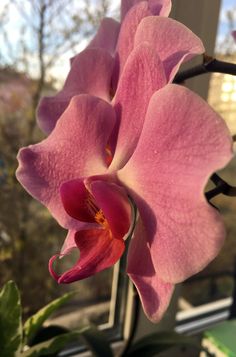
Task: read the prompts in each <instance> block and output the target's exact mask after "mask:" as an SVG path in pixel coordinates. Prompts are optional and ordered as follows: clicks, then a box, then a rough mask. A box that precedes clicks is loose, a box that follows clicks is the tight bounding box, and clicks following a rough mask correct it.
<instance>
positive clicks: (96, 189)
mask: <svg viewBox="0 0 236 357" xmlns="http://www.w3.org/2000/svg"><path fill="white" fill-rule="evenodd" d="M89 190H90V192H91V193H92V195H93V196H94V198H95V202H96V203H97V204H98V207H99V208H101V210H102V211H103V212H104V216H105V218H106V219H107V221H108V224H109V227H110V229H111V231H112V234H113V236H114V237H115V238H124V236H125V235H126V234H127V233H128V231H129V228H130V226H131V216H132V210H131V205H130V201H129V199H128V197H127V194H126V191H125V189H124V188H123V187H121V186H119V185H117V184H115V183H112V182H110V183H109V182H106V181H101V180H100V181H98V180H95V181H90V183H89Z"/></svg>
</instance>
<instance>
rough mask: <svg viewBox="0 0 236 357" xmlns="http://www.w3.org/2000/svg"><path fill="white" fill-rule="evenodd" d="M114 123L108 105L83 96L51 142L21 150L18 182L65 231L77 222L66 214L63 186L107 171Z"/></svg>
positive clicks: (76, 99) (66, 114)
mask: <svg viewBox="0 0 236 357" xmlns="http://www.w3.org/2000/svg"><path fill="white" fill-rule="evenodd" d="M114 122H115V115H114V111H113V109H112V107H111V106H110V105H109V104H108V103H106V102H104V101H103V100H101V99H99V98H96V97H92V96H89V95H85V94H84V95H80V96H77V97H74V98H73V99H72V100H71V102H70V105H69V107H68V108H67V109H66V111H65V112H64V113H63V115H62V116H61V118H60V120H59V121H58V122H57V125H56V127H55V129H54V130H53V132H52V133H51V134H50V135H49V136H48V138H47V139H45V140H43V141H42V142H41V143H39V144H36V145H32V146H29V147H28V148H23V149H21V150H20V153H19V156H18V159H19V168H18V170H17V178H18V180H19V181H20V182H21V184H22V185H23V186H24V187H25V189H26V190H27V191H28V192H29V193H30V194H31V195H32V196H33V197H35V198H36V199H37V200H39V201H40V202H42V203H43V204H44V205H45V206H46V207H47V208H48V209H49V210H50V212H51V213H52V215H53V216H54V217H55V218H56V219H57V220H58V222H59V223H60V224H61V225H62V226H64V227H65V228H73V227H72V226H71V224H72V222H73V224H74V223H75V221H74V220H72V219H71V218H70V217H69V216H68V215H67V213H66V212H65V210H64V207H63V205H62V202H61V197H60V186H61V184H62V183H63V182H65V181H69V180H72V179H75V178H78V177H85V176H90V175H93V174H97V173H103V172H104V171H105V170H106V162H105V160H106V156H105V147H106V143H107V141H108V138H109V136H110V133H111V130H112V128H113V126H114ZM78 153H79V154H78Z"/></svg>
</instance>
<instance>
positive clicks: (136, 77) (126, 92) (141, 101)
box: [110, 44, 166, 170]
mask: <svg viewBox="0 0 236 357" xmlns="http://www.w3.org/2000/svg"><path fill="white" fill-rule="evenodd" d="M165 84H166V76H165V73H164V68H163V65H162V62H161V60H160V59H159V57H158V55H157V53H156V51H155V50H154V49H152V48H151V47H149V46H148V45H146V44H142V45H139V46H138V47H136V48H135V49H134V50H133V51H132V53H131V54H130V56H129V59H128V61H127V63H126V65H125V68H124V70H123V73H122V76H121V78H120V80H119V86H118V88H117V92H116V95H115V98H114V100H113V103H114V109H115V111H116V113H117V122H116V127H115V130H114V133H113V134H114V136H115V138H116V137H117V139H116V140H115V141H116V150H115V155H114V159H113V161H112V163H111V166H110V169H111V170H112V169H114V168H117V167H122V166H123V165H124V164H125V163H126V162H127V161H128V159H129V158H130V156H131V155H132V153H133V151H134V149H135V147H136V145H137V142H138V140H139V136H140V133H141V131H142V128H143V123H144V119H145V114H146V110H147V107H148V103H149V100H150V98H151V96H152V94H153V93H154V92H155V91H156V90H158V89H160V88H162V87H163V86H164V85H165Z"/></svg>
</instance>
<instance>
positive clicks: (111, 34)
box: [87, 17, 120, 55]
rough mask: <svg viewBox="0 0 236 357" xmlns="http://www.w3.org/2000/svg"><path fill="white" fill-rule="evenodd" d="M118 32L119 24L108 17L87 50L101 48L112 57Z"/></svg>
mask: <svg viewBox="0 0 236 357" xmlns="http://www.w3.org/2000/svg"><path fill="white" fill-rule="evenodd" d="M119 31H120V24H119V22H117V21H115V20H114V19H112V18H109V17H106V18H104V19H103V20H102V22H101V25H100V27H99V29H98V31H97V33H96V35H95V37H94V38H93V39H92V41H91V42H90V43H89V45H88V47H87V48H103V49H105V50H106V51H108V52H109V53H110V54H111V55H113V54H114V52H115V49H116V43H117V39H118V35H119Z"/></svg>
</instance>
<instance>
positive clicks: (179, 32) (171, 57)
mask: <svg viewBox="0 0 236 357" xmlns="http://www.w3.org/2000/svg"><path fill="white" fill-rule="evenodd" d="M170 8H171V1H170V0H149V1H137V0H126V1H124V0H123V1H122V3H121V13H122V19H123V21H122V24H121V27H120V24H119V23H118V22H116V21H115V20H113V19H108V18H107V19H104V20H103V21H102V23H101V26H100V28H99V30H98V32H97V35H96V36H95V38H94V39H93V40H92V41H91V43H90V44H89V46H88V47H87V48H86V49H85V50H84V51H83V52H81V53H80V54H78V55H77V56H75V57H74V58H73V59H72V61H71V69H70V72H69V74H68V77H67V79H66V81H65V84H64V87H63V89H62V90H61V91H60V92H59V93H57V94H56V95H55V96H53V97H44V98H43V99H42V100H41V102H40V104H39V107H38V113H37V116H38V124H39V127H40V128H41V129H42V130H43V131H44V132H45V133H46V134H49V133H50V132H51V131H52V130H53V128H54V127H55V124H56V122H57V120H58V118H59V117H60V116H61V114H62V113H63V112H64V110H65V109H66V108H67V106H68V105H69V102H70V100H71V98H72V97H73V96H75V95H78V94H82V93H87V94H91V95H95V96H98V97H99V98H102V99H104V100H106V101H108V102H110V101H111V100H112V98H113V97H114V94H115V93H116V90H117V85H118V81H119V80H120V78H121V76H122V73H123V70H124V69H125V66H126V64H127V62H128V58H129V57H130V55H131V54H132V51H133V50H134V49H135V48H136V47H137V46H139V45H140V44H144V43H145V44H148V45H149V46H150V47H153V49H155V51H156V52H157V55H158V56H159V57H160V59H161V60H162V62H163V65H164V70H165V72H166V76H167V81H168V82H171V81H172V80H173V78H174V76H175V74H176V72H177V71H178V69H179V67H180V65H181V63H182V62H184V61H187V60H189V59H191V58H192V57H193V56H194V55H197V54H201V53H203V52H204V46H203V44H202V42H201V40H200V39H199V38H198V37H197V36H196V35H194V34H193V33H192V32H191V31H190V30H189V29H188V28H187V27H185V26H184V25H182V24H180V23H179V22H177V21H175V20H172V19H169V18H166V17H161V16H168V14H169V12H170ZM151 15H161V16H151ZM149 99H150V98H149Z"/></svg>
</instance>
